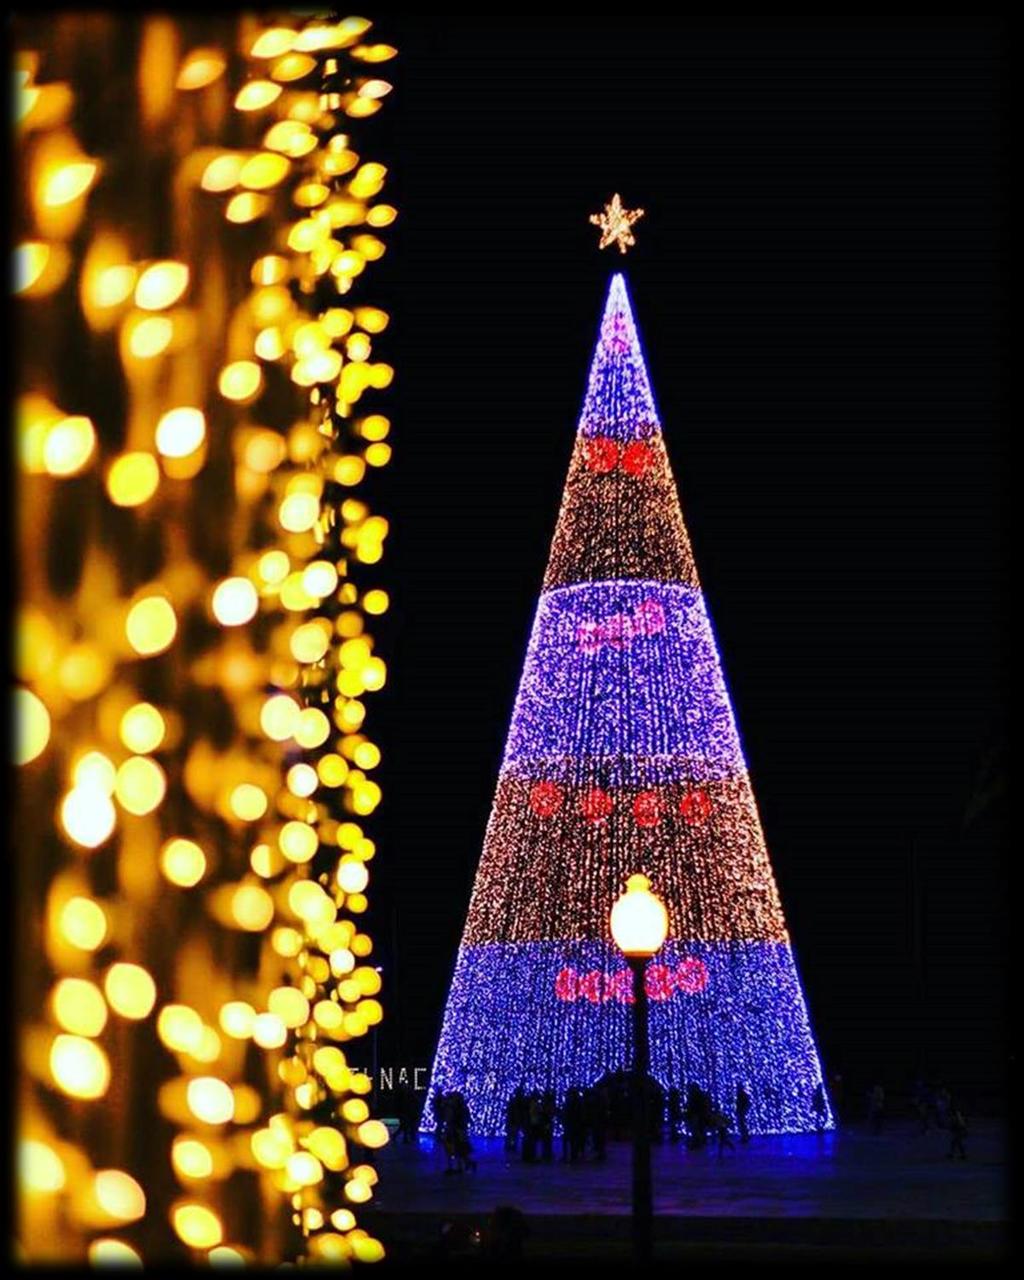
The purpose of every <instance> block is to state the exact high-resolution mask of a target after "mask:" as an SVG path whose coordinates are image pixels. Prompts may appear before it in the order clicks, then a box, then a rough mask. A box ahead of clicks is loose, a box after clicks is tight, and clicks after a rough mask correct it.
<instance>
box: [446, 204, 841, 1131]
mask: <svg viewBox="0 0 1024 1280" xmlns="http://www.w3.org/2000/svg"><path fill="white" fill-rule="evenodd" d="M592 221H595V222H597V223H598V224H599V225H601V227H602V232H603V234H604V236H605V237H606V238H607V240H608V243H611V242H613V241H614V242H615V243H617V244H618V245H619V247H620V248H621V247H622V246H623V243H626V244H628V243H631V241H632V236H631V233H630V231H629V227H630V225H631V223H630V222H629V221H628V220H627V221H624V220H623V211H622V210H621V207H619V208H618V209H617V210H616V209H612V210H611V213H610V214H609V219H606V220H605V221H606V222H607V225H605V222H603V221H602V220H601V219H599V218H595V219H592ZM633 221H635V218H633ZM602 243H605V241H604V240H603V241H602ZM637 872H642V873H643V874H644V875H646V876H647V877H648V878H649V880H650V881H651V883H652V885H653V886H654V889H655V891H656V892H657V894H658V896H659V897H660V898H661V899H662V900H663V901H664V903H665V905H666V907H667V909H668V914H669V924H670V930H669V939H668V941H667V943H666V945H665V946H664V948H663V949H662V950H661V952H659V954H658V956H657V957H656V961H655V962H654V963H652V964H651V965H650V966H649V968H648V970H647V979H646V981H647V994H648V996H649V997H650V1000H651V1024H650V1037H651V1066H652V1071H653V1073H654V1074H655V1076H656V1077H657V1078H658V1079H659V1081H660V1082H661V1084H662V1085H663V1086H664V1087H665V1088H669V1087H671V1086H673V1085H674V1086H676V1087H680V1088H682V1087H684V1086H686V1085H688V1084H691V1083H695V1084H699V1085H700V1086H701V1087H702V1088H703V1089H706V1090H707V1091H708V1092H709V1093H710V1095H711V1096H712V1098H713V1099H714V1100H715V1102H716V1104H717V1105H718V1106H719V1107H720V1108H721V1109H723V1110H724V1111H725V1112H726V1113H728V1112H730V1111H731V1109H732V1107H733V1106H734V1103H735V1099H736V1094H737V1087H738V1086H740V1085H743V1086H744V1087H745V1088H746V1089H747V1091H748V1094H749V1096H750V1098H751V1101H752V1106H751V1110H750V1114H749V1124H750V1129H751V1132H762V1133H766V1132H785V1131H797V1130H806V1129H812V1128H815V1127H816V1126H817V1124H818V1116H817V1115H816V1113H815V1109H814V1095H815V1090H816V1088H817V1086H818V1085H820V1084H821V1068H820V1065H819V1061H818V1053H817V1049H816V1047H815V1044H814V1039H813V1035H812V1033H811V1028H810V1023H809V1020H808V1017H807V1010H806V1007H805V1004H804V998H803V992H802V989H801V986H800V981H799V977H798V975H797V971H796V966H795V962H794V959H793V953H792V949H791V946H790V941H789V935H788V933H787V930H786V926H785V921H784V917H783V913H782V907H781V904H780V901H779V896H778V892H777V889H776V886H775V880H774V876H773V874H772V869H771V864H770V862H769V858H768V853H767V849H766V847H765V840H764V834H763V831H762V828H761V822H760V818H759V816H758V812H757V806H756V803H755V800H754V795H753V790H752V788H751V784H750V778H749V775H748V772H747V766H746V761H745V759H744V755H743V750H742V746H741V743H740V739H739V734H738V732H737V729H736V723H735V719H734V717H733V712H732V706H731V703H730V699H729V694H728V690H727V688H726V685H725V680H724V677H723V675H722V669H721V663H720V660H719V656H718V649H717V646H716V643H715V637H714V633H713V631H712V627H711V622H710V619H709V617H708V613H707V609H706V607H705V602H704V596H703V592H702V590H701V586H700V582H699V580H698V577H697V572H696V568H695V566H694V562H693V556H692V552H691V548H690V542H689V538H688V536H687V532H686V528H685V525H684V523H683V518H682V512H681V510H680V506H679V499H678V496H677V493H676V486H675V481H674V479H673V476H672V472H671V469H670V466H669V460H668V455H667V453H666V451H665V446H664V443H663V440H662V436H661V428H660V425H659V420H658V414H657V410H656V407H655V403H654V397H653V394H652V392H651V386H650V380H649V378H648V374H647V368H646V365H645V362H644V357H643V352H642V349H641V346H640V341H639V337H638V334H637V330H636V326H635V323H634V320H633V314H632V310H631V308H630V304H629V299H628V296H627V293H626V286H625V281H624V279H623V277H622V276H621V275H618V274H617V275H614V276H613V277H612V280H611V285H610V288H609V291H608V298H607V302H606V305H605V311H604V317H603V320H602V323H601V328H600V334H599V337H598V342H597V347H596V350H595V353H594V359H593V362H592V365H591V370H590V377H589V381H588V386H587V394H586V397H585V400H584V405H583V410H582V413H581V415H580V420H579V425H578V431H577V436H576V442H575V445H574V448H573V453H572V458H571V461H570V464H569V473H568V479H567V482H566V487H565V492H564V495H563V499H562V506H561V511H560V514H559V517H558V523H557V527H556V530H555V534H554V539H553V542H552V548H551V554H550V558H549V561H548V567H547V573H546V575H545V578H544V585H543V590H542V593H541V597H540V601H539V603H538V607H537V612H536V615H535V618H534V624H533V630H532V633H531V636H530V642H529V646H528V649H527V654H526V661H525V664H524V667H523V673H522V677H521V680H520V685H519V691H518V694H517V697H516V703H515V707H514V709H513V713H512V721H511V725H510V728H509V732H508V737H507V740H506V746H505V755H504V759H503V762H502V767H501V771H500V774H499V778H498V785H497V791H496V794H495V799H494V804H493V807H492V810H491V816H490V820H489V823H488V827H487V833H486V835H485V838H484V846H483V853H482V855H481V859H480V864H479V867H478V869H477V875H476V880H475V883H474V887H473V893H472V897H471V901H470V906H469V913H468V917H467V921H466V926H465V930H464V933H463V937H462V943H461V946H460V948H459V953H458V957H457V960H456V965H455V973H454V977H453V980H452V985H451V990H450V993H449V997H448V1003H447V1006H446V1009H445V1015H444V1021H443V1025H442V1030H441V1036H440V1040H439V1044H438V1049H437V1055H436V1058H435V1062H434V1068H433V1074H432V1078H431V1085H430V1088H431V1090H440V1091H442V1092H448V1091H451V1090H459V1091H461V1092H462V1093H463V1094H464V1095H465V1097H466V1100H467V1102H468V1105H469V1110H470V1117H471V1122H472V1124H473V1127H474V1130H475V1131H476V1132H478V1133H481V1134H500V1133H502V1132H503V1131H504V1126H505V1105H506V1102H507V1100H508V1098H509V1097H510V1095H511V1094H512V1093H513V1091H514V1089H515V1088H516V1087H517V1086H522V1087H523V1088H525V1089H526V1090H528V1091H529V1090H534V1089H539V1090H542V1091H548V1090H551V1091H553V1092H554V1093H555V1094H556V1095H557V1096H558V1097H559V1098H562V1097H564V1095H565V1092H566V1090H568V1089H569V1088H570V1087H572V1086H584V1087H585V1086H588V1085H590V1084H592V1083H594V1082H595V1081H596V1080H597V1079H599V1078H600V1077H601V1076H602V1075H603V1074H604V1073H605V1072H606V1071H614V1070H618V1069H623V1068H626V1067H628V1065H629V1062H630V1043H631V1039H630V1011H629V1009H628V1007H627V1006H628V1005H629V1003H631V998H632V997H631V991H632V988H631V985H630V984H631V973H630V971H629V969H628V968H624V966H623V964H622V957H621V955H620V954H619V953H618V951H617V950H616V948H615V946H614V944H613V942H612V939H611V936H610V928H609V912H610V909H611V905H612V903H613V902H614V901H615V899H616V898H617V897H618V895H619V894H620V893H621V891H622V888H623V885H624V884H625V883H626V881H627V879H628V877H629V876H631V875H633V874H635V873H637ZM829 1122H830V1123H831V1120H830V1121H829ZM433 1123H434V1117H433V1114H432V1112H431V1109H430V1108H428V1109H427V1112H426V1114H425V1121H424V1124H425V1127H426V1128H427V1129H429V1128H430V1126H431V1125H432V1124H433Z"/></svg>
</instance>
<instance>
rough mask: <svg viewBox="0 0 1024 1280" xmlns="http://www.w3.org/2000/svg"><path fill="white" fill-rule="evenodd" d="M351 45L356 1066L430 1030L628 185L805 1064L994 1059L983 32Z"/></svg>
mask: <svg viewBox="0 0 1024 1280" xmlns="http://www.w3.org/2000/svg"><path fill="white" fill-rule="evenodd" d="M378 34H379V37H380V38H382V39H387V40H390V41H391V42H393V43H394V44H396V45H398V46H399V48H400V51H401V53H400V58H399V59H398V61H396V62H395V63H394V64H392V66H391V68H390V71H391V72H392V73H393V74H392V78H393V79H394V80H395V82H396V84H397V91H396V94H395V100H394V101H393V102H392V103H391V104H389V110H388V111H387V112H385V113H383V116H382V121H384V119H385V117H390V119H389V120H387V121H386V122H385V123H383V124H382V129H383V128H386V129H388V130H389V131H390V132H389V146H390V147H391V149H392V156H393V159H392V163H393V169H392V178H393V186H392V187H391V189H390V194H391V196H392V198H393V199H394V201H395V203H396V204H397V205H398V206H399V209H400V214H401V217H400V222H399V224H398V225H397V227H396V235H395V242H394V249H393V252H392V253H391V254H390V255H389V257H388V258H386V259H385V261H384V262H383V263H382V264H381V266H380V268H378V269H377V273H376V274H377V279H378V281H379V282H380V281H382V280H384V279H386V284H387V289H388V292H389V295H390V297H389V301H390V302H391V303H392V305H393V308H394V313H395V321H394V326H393V330H392V333H391V345H390V347H389V356H390V357H391V358H393V360H394V363H395V365H396V368H397V378H396V383H395V387H394V391H393V393H389V401H390V407H391V410H392V412H393V416H394V419H395V430H394V434H393V441H394V444H395V447H396V455H395V462H394V464H393V466H392V467H391V468H389V469H388V471H387V472H385V473H384V475H383V477H382V481H381V494H380V501H381V505H382V506H383V508H384V510H385V511H386V512H387V514H388V515H389V516H390V517H391V519H392V524H393V533H392V536H391V538H390V540H389V542H388V554H387V557H386V559H385V562H384V565H383V566H382V568H383V569H385V570H386V572H384V573H382V578H383V579H384V581H385V584H386V585H387V586H388V587H389V588H390V589H391V590H392V592H393V594H394V597H395V609H394V613H393V615H392V619H391V623H390V632H389V634H388V635H387V636H386V637H385V646H386V650H385V651H386V652H388V653H389V657H390V664H391V671H392V680H391V683H390V685H389V687H388V689H387V691H386V692H385V693H384V694H381V695H379V701H378V702H377V706H376V710H375V712H374V724H375V726H376V729H377V736H378V738H379V739H380V740H381V741H382V744H383V746H384V749H385V753H386V756H385V766H384V767H383V770H382V774H383V776H382V781H383V783H384V785H385V796H386V803H385V805H384V807H383V808H382V810H381V815H380V820H379V822H378V823H377V824H376V833H377V834H378V836H379V839H380V845H381V855H380V859H379V862H378V864H377V879H376V881H375V886H376V898H377V904H376V906H375V910H374V917H375V921H376V932H377V936H378V937H379V938H380V940H381V942H382V943H383V944H384V947H383V956H382V963H383V964H384V965H385V969H386V973H385V978H386V982H387V986H386V992H387V994H388V995H389V999H388V1009H389V1018H388V1019H387V1021H386V1023H385V1025H384V1027H383V1028H382V1032H381V1036H382V1039H381V1044H380V1047H379V1052H380V1061H381V1062H382V1063H383V1064H387V1063H394V1064H396V1065H397V1064H399V1063H406V1064H410V1065H415V1064H421V1065H426V1064H429V1062H430V1060H431V1057H432V1053H433V1047H434V1042H435V1039H436V1035H437V1032H438V1029H439V1025H440V1017H441V1012H442V1007H443V1001H444V996H445V993H446V990H447V984H448V981H449V978H450V975H451V969H452V964H453V961H454V956H455V950H456V947H457V945H458V941H459V937H460V932H461V928H462V922H463V917H464V914H465V910H466V906H467V903H468V898H469V891H470V887H471V883H472V877H473V873H474V871H475V867H476V862H477V859H478V857H479V853H480V847H481V842H482V839H483V833H484V827H485V823H486V820H487V815H488V812H489V807H490V802H491V797H492V793H493V788H494V784H495V780H496V776H497V770H498V766H499V762H500V758H501V752H502V748H503V744H504V737H505V731H506V728H507V725H508V719H509V715H510V712H511V708H512V702H513V698H514V694H515V689H516V684H517V681H518V677H519V671H520V666H521V663H522V659H523V655H524V652H525V647H526V640H527V637H528V634H529V629H530V625H531V622H532V618H533V610H534V606H535V602H536V597H537V594H538V591H539V588H540V582H541V577H542V574H543V569H544V564H545V561H546V557H547V551H548V544H549V541H550V537H551V534H552V532H553V529H554V521H555V516H556V513H557V509H558V503H559V499H560V495H561V488H562V483H563V480H564V476H565V471H566V467H567V464H568V459H569V453H570V449H571V445H572V439H573V433H574V430H575V424H576V417H577V414H578V411H579V407H580V402H581V398H582V394H583V390H584V385H585V379H586V373H587V368H588V364H589V360H590V355H591V350H592V347H593V342H594V338H595V334H596V327H597V323H598V319H599V314H600V308H601V305H602V302H603V297H604V291H605V287H606V282H607V278H608V275H609V273H610V272H611V271H612V270H613V269H618V268H619V267H620V266H621V265H622V262H621V261H620V259H619V257H618V255H617V254H615V256H614V257H613V256H612V253H611V252H606V253H603V254H599V253H598V251H597V248H596V240H597V235H596V231H595V230H594V228H592V227H590V226H589V225H588V223H587V216H588V214H590V213H591V212H592V211H594V210H596V209H599V208H600V207H601V205H602V204H603V203H604V202H605V200H606V199H607V198H608V197H609V196H610V195H611V193H612V192H613V191H616V190H617V191H620V192H621V193H622V196H623V199H624V201H625V202H626V204H627V205H629V206H636V205H642V206H644V208H645V209H646V210H647V216H646V217H645V218H644V219H643V221H642V222H641V223H640V224H639V226H638V227H637V239H638V247H637V249H636V250H634V251H633V252H632V253H631V254H630V255H629V256H628V258H627V259H625V268H626V270H627V273H628V276H629V280H630V287H631V291H632V294H633V300H634V304H635V307H636V311H637V318H638V321H639V324H640V328H641V334H642V336H643V339H644V342H645V346H646V350H647V356H648V361H649V367H650V371H651V375H652V379H653V384H654V389H655V395H656V398H657V401H658V404H659V408H660V411H661V417H662V422H663V424H664V429H665V436H666V442H667V445H668V449H669V453H670V456H671V458H672V462H673V466H674V468H675V472H676V475H677V478H678V480H679V485H680V490H681V498H682V503H683V511H684V515H685V517H686V520H687V523H688V526H689V529H690V534H691V538H692V541H693V545H694V550H695V554H696V556H697V563H698V567H699V570H700V573H701V577H702V580H703V584H704V588H705V591H706V594H707V599H708V603H709V607H710V610H711V614H712V618H713V621H714V624H715V628H716V632H717V636H718V640H719V646H720V650H721V654H722V659H723V664H724V668H725V673H726V678H727V681H728V683H729V686H730V689H731V693H732V696H733V701H734V706H735V710H736V715H737V719H738V722H739V726H740V731H741V734H742V737H743V741H744V745H745V749H746V754H747V758H748V763H749V766H750V771H751V775H752V778H753V782H754V788H755V793H756V795H757V798H758V802H759V805H760V808H761V813H762V817H763V821H764V825H765V830H766V835H767V838H768V845H769V851H770V853H771V856H772V860H773V864H774V867H775V871H776V875H777V878H778V882H779V887H780V891H781V894H782V899H783V904H784V907H785V909H786V913H787V918H788V923H789V927H790V931H791V934H792V936H793V941H794V945H795V949H796V954H797V958H798V962H799V965H800V968H801V971H802V975H803V978H804V983H805V987H806V990H807V995H808V999H809V1003H810V1009H811V1015H812V1020H813V1023H814V1026H815V1029H816V1033H817V1035H818V1039H819V1042H820V1045H821V1048H822V1051H823V1054H824V1057H825V1065H826V1068H827V1069H828V1070H829V1071H834V1070H836V1069H839V1070H841V1071H843V1072H844V1074H845V1075H846V1077H847V1079H848V1080H849V1081H850V1082H852V1083H854V1084H856V1085H858V1086H859V1085H860V1084H862V1083H863V1084H869V1083H871V1082H872V1080H873V1079H874V1078H876V1077H878V1078H881V1079H882V1080H883V1081H884V1082H885V1083H886V1084H887V1085H889V1086H890V1087H891V1088H894V1089H899V1088H900V1087H901V1086H903V1085H905V1084H906V1083H907V1081H908V1079H909V1077H910V1075H911V1073H912V1072H913V1071H914V1069H915V1067H917V1066H920V1067H921V1068H922V1069H923V1070H925V1071H926V1072H929V1073H936V1074H942V1075H945V1076H946V1078H947V1079H949V1080H950V1081H951V1082H956V1083H957V1084H961V1085H964V1086H966V1087H973V1088H975V1089H978V1090H984V1089H986V1088H988V1087H991V1086H993V1085H995V1084H996V1083H997V1082H998V1080H999V1079H1000V1077H1001V1073H1002V1070H1003V1065H1004V1062H1005V1048H1004V1042H1003V1026H1002V1020H1003V986H1002V967H1003V954H1004V949H1005V924H1004V918H1003V915H1002V903H1003V901H1004V898H1005V893H1004V889H1003V880H1004V868H1003V850H1002V847H1001V836H1002V822H1003V813H1004V803H1005V801H1004V799H1003V797H1002V795H1001V794H1000V795H999V796H998V798H997V799H996V800H995V801H994V802H993V803H992V804H990V805H989V806H988V807H987V808H983V810H982V812H981V813H980V815H979V816H978V817H976V818H975V819H974V820H973V821H971V822H970V823H969V824H967V826H966V828H965V812H966V810H967V808H968V805H969V804H970V803H971V797H972V794H973V793H974V792H975V790H976V786H977V784H978V781H979V777H980V778H981V787H982V789H983V790H985V789H987V788H988V787H989V786H991V785H998V784H999V783H1000V782H1001V781H1002V780H1003V777H1004V774H1003V771H1004V768H1005V761H1004V757H1003V754H1002V747H1001V742H1002V703H1003V688H1002V685H1003V679H1004V672H1003V667H1002V664H1003V637H1002V616H1001V612H1002V600H1001V596H1002V585H1003V584H1002V578H1003V571H1004V565H1003V529H1002V520H1003V511H1002V501H1003V493H1002V473H1003V471H1004V467H1005V463H1004V460H1003V443H1002V438H1001V428H1000V424H999V417H1000V395H1001V383H1000V377H1001V374H1000V364H1001V358H1002V346H1001V342H1002V340H1001V330H1002V306H1003V303H1002V297H1001V290H1000V285H1001V275H1002V269H1001V240H1002V235H1003V232H1002V229H1001V226H1002V216H1003V213H1002V203H1001V182H1002V173H1001V157H1000V146H1001V143H1000V116H1001V112H1002V102H1001V94H1002V88H1001V85H1002V82H1003V78H1004V76H1005V68H1004V65H1003V61H1002V59H1003V56H1004V54H1003V39H1004V33H1003V31H1002V29H1001V27H1000V25H999V24H998V23H996V22H995V21H990V20H985V19H977V20H975V21H968V20H957V21H948V22H947V21H942V20H927V21H926V20H922V21H920V22H916V23H913V22H901V23H897V22H887V21H882V20H876V21H874V22H871V23H867V22H860V21H852V20H851V21H849V22H844V23H839V22H825V21H822V22H817V23H807V22H803V21H796V20H779V19H774V20H770V21H768V20H765V21H764V22H763V23H762V22H755V21H753V20H747V19H740V18H734V19H731V20H728V21H722V22H721V23H710V22H699V23H690V22H684V21H682V20H679V21H676V22H670V21H668V20H663V19H656V18H632V19H630V20H629V21H628V22H625V21H623V20H605V19H598V18H594V19H592V20H589V21H587V22H582V21H579V20H575V19H570V18H567V17H556V18H554V19H550V20H549V19H544V18H541V17H538V16H536V15H533V16H530V15H517V16H513V15H506V16H504V17H499V18H486V17H482V16H477V17H475V18H466V17H457V18H456V17H440V18H432V19H430V20H429V21H428V19H427V18H426V17H423V18H420V17H415V18H413V17H408V18H404V19H400V20H393V21H388V20H385V21H382V22H380V23H378ZM993 753H995V756H994V763H992V759H991V758H992V757H993ZM987 758H989V760H990V763H989V764H988V765H986V759H987ZM986 769H988V770H989V776H988V777H987V779H986V776H985V771H986Z"/></svg>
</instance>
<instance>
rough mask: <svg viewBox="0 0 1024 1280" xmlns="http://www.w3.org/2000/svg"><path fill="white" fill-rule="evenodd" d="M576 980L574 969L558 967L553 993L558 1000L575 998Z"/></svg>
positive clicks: (577, 979) (577, 980)
mask: <svg viewBox="0 0 1024 1280" xmlns="http://www.w3.org/2000/svg"><path fill="white" fill-rule="evenodd" d="M578 982H579V978H578V976H577V974H576V970H575V969H560V970H559V972H558V976H557V977H556V978H555V995H556V996H557V997H558V999H559V1000H575V999H576V996H577V994H578V992H577V985H578Z"/></svg>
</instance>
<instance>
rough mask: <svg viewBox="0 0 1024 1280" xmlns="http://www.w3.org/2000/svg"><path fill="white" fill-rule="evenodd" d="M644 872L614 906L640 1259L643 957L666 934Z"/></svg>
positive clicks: (644, 1195) (647, 1179)
mask: <svg viewBox="0 0 1024 1280" xmlns="http://www.w3.org/2000/svg"><path fill="white" fill-rule="evenodd" d="M650 889H651V883H650V881H649V880H648V879H647V877H646V876H642V875H635V876H630V877H629V879H628V880H627V881H626V892H625V893H624V894H623V895H622V897H621V898H619V899H618V901H617V902H616V903H615V905H614V906H613V907H612V912H611V930H612V937H613V938H614V939H615V945H616V946H617V947H618V948H619V950H620V951H621V952H622V954H623V955H624V956H625V957H626V960H627V961H628V962H629V967H630V969H631V970H632V971H633V1252H634V1254H635V1257H636V1260H637V1261H638V1262H647V1261H649V1260H650V1257H651V1250H652V1243H653V1232H654V1201H653V1195H652V1188H651V1128H650V1117H649V1116H648V1114H647V1077H648V1074H649V1072H650V1061H651V1051H650V1041H649V1038H648V1030H647V986H646V982H645V977H646V970H647V961H648V960H650V958H651V956H653V955H654V954H655V953H656V952H657V951H659V950H660V949H661V946H662V944H663V943H664V941H665V937H666V935H667V933H668V913H667V912H666V911H665V904H664V903H663V902H662V901H661V899H660V898H658V897H656V896H655V895H654V894H653V893H651V891H650Z"/></svg>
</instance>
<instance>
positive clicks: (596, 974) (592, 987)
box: [579, 969, 604, 1004]
mask: <svg viewBox="0 0 1024 1280" xmlns="http://www.w3.org/2000/svg"><path fill="white" fill-rule="evenodd" d="M603 986H604V975H603V974H602V973H601V972H600V971H599V970H598V969H592V970H591V971H590V973H588V974H587V976H586V977H585V978H580V983H579V998H580V999H581V1000H589V1001H590V1003H591V1004H600V1003H601V996H602V994H603Z"/></svg>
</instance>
